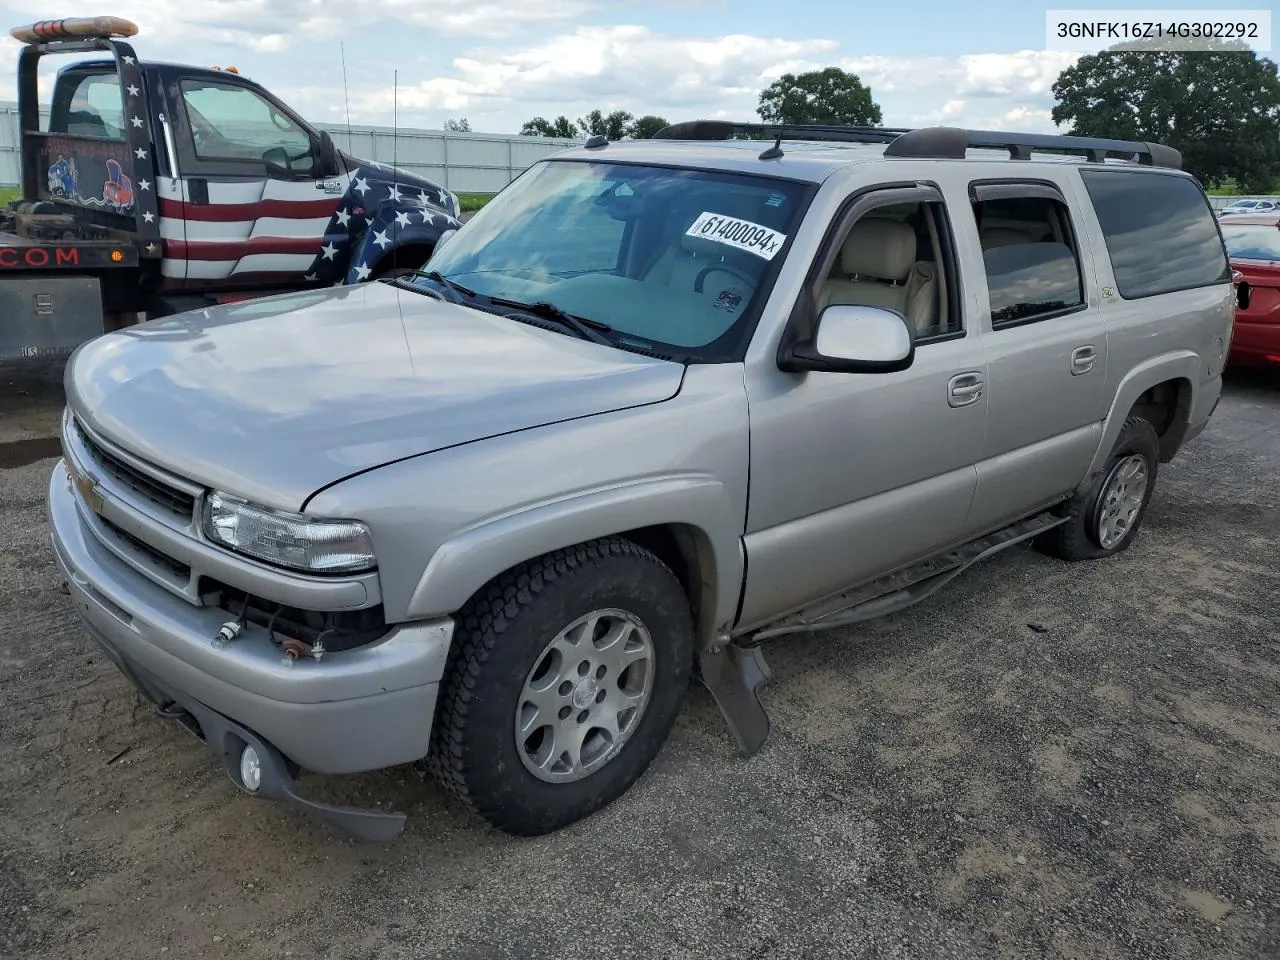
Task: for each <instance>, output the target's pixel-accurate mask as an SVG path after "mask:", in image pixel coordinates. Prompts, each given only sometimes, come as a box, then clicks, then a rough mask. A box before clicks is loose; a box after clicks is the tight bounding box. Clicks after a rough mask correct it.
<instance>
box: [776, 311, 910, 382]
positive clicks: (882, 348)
mask: <svg viewBox="0 0 1280 960" xmlns="http://www.w3.org/2000/svg"><path fill="white" fill-rule="evenodd" d="M783 359H784V361H785V362H784V363H783V364H781V366H782V367H783V369H785V370H818V371H827V372H830V373H894V372H896V371H898V370H906V369H907V368H908V367H910V366H911V364H912V363H913V362H914V360H915V340H914V338H913V337H912V335H911V328H910V327H909V326H908V325H907V320H906V318H905V317H904V316H903V315H902V314H900V313H898V312H897V311H895V310H888V309H885V308H883V307H864V306H852V305H845V304H835V305H833V306H830V307H827V308H826V309H825V310H823V311H822V313H821V315H820V316H819V317H818V323H817V331H816V332H815V334H814V335H813V337H812V338H810V339H806V340H801V341H799V342H798V343H796V344H795V345H794V346H793V347H792V348H791V349H790V350H789V351H788V352H787V356H785V357H784V358H783Z"/></svg>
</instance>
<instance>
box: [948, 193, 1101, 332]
mask: <svg viewBox="0 0 1280 960" xmlns="http://www.w3.org/2000/svg"><path fill="white" fill-rule="evenodd" d="M973 217H974V220H975V221H976V223H977V226H978V238H979V242H980V243H981V245H982V262H983V265H984V266H985V267H986V274H987V293H988V296H989V298H990V301H991V325H992V327H994V328H995V329H997V330H999V329H1001V328H1002V327H1010V326H1016V325H1020V324H1023V323H1028V322H1031V321H1035V320H1048V319H1050V318H1051V317H1055V316H1061V315H1062V314H1064V313H1069V312H1073V311H1075V310H1076V309H1077V308H1079V307H1081V306H1082V305H1083V304H1084V284H1083V281H1082V279H1081V271H1080V255H1079V252H1078V249H1077V246H1076V239H1075V235H1074V233H1073V232H1072V229H1071V218H1070V216H1069V215H1068V213H1067V207H1066V204H1065V203H1063V202H1062V201H1061V200H1055V199H1052V198H1050V197H1046V196H1032V195H1028V196H1012V197H1001V198H1000V199H991V200H977V201H975V202H974V203H973Z"/></svg>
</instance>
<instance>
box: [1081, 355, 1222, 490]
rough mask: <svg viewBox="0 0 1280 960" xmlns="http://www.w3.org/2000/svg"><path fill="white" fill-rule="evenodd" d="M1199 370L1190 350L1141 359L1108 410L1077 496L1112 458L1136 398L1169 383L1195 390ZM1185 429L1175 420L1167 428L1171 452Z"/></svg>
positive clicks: (1196, 357)
mask: <svg viewBox="0 0 1280 960" xmlns="http://www.w3.org/2000/svg"><path fill="white" fill-rule="evenodd" d="M1199 370H1200V356H1199V354H1197V353H1195V352H1194V351H1192V350H1175V351H1172V352H1170V353H1162V354H1160V355H1159V356H1156V357H1151V358H1150V359H1148V360H1144V361H1143V362H1142V363H1140V364H1138V365H1137V366H1135V367H1133V368H1132V369H1131V370H1130V371H1129V372H1128V373H1126V374H1125V375H1124V377H1123V378H1122V379H1121V380H1120V383H1119V385H1118V386H1117V387H1116V392H1115V396H1114V397H1113V398H1112V400H1111V409H1110V410H1108V411H1107V416H1106V419H1105V420H1103V423H1102V436H1101V438H1100V440H1099V442H1098V449H1097V450H1096V451H1095V452H1094V455H1093V462H1092V463H1090V464H1089V470H1088V472H1087V473H1086V474H1085V477H1084V479H1083V480H1082V481H1081V482H1080V486H1079V487H1078V488H1077V493H1082V492H1083V491H1084V490H1085V489H1087V488H1088V486H1089V484H1090V482H1092V480H1093V478H1094V477H1096V476H1097V475H1098V474H1099V473H1100V472H1101V471H1102V468H1103V467H1104V466H1105V465H1106V462H1107V458H1108V457H1109V456H1110V455H1111V448H1112V447H1114V446H1115V443H1116V438H1117V437H1118V436H1120V430H1121V429H1122V428H1123V427H1124V422H1125V420H1126V419H1127V418H1128V416H1129V412H1130V411H1131V410H1132V409H1133V407H1134V404H1136V403H1137V402H1138V398H1139V397H1141V396H1142V395H1143V394H1144V393H1146V392H1147V391H1148V390H1150V389H1151V388H1152V387H1154V386H1156V385H1157V384H1161V383H1165V382H1166V381H1169V380H1183V381H1186V382H1187V384H1189V386H1190V389H1191V390H1193V391H1194V390H1195V389H1196V384H1197V382H1198V378H1197V373H1198V371H1199ZM1187 426H1188V424H1187V423H1185V422H1179V421H1176V420H1175V422H1174V424H1173V426H1171V427H1170V428H1169V429H1170V432H1171V433H1172V434H1174V436H1173V437H1172V438H1171V442H1172V448H1173V449H1176V448H1177V446H1178V445H1180V444H1181V442H1182V437H1183V436H1185V434H1186V430H1187Z"/></svg>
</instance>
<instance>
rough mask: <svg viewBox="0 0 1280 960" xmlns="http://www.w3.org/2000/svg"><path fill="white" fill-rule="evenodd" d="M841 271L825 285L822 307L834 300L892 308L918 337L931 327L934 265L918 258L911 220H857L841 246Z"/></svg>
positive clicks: (933, 316)
mask: <svg viewBox="0 0 1280 960" xmlns="http://www.w3.org/2000/svg"><path fill="white" fill-rule="evenodd" d="M839 271H840V274H842V275H838V276H834V277H832V278H830V279H828V280H827V281H826V282H825V283H824V284H823V285H822V291H821V295H820V299H819V303H818V309H819V310H821V309H823V308H825V307H828V306H830V305H831V304H833V303H837V304H858V305H864V306H868V307H888V308H889V309H891V310H897V311H898V312H899V313H901V314H902V315H903V316H904V317H906V318H907V323H908V324H909V325H910V326H911V328H912V330H913V331H914V332H915V333H916V334H917V336H923V335H927V334H929V333H931V332H933V329H932V328H933V326H934V323H935V315H936V308H935V303H934V300H935V284H934V275H933V264H931V263H927V262H917V261H916V232H915V231H914V230H913V229H912V228H911V227H910V226H909V225H907V224H905V223H902V222H901V221H898V220H887V219H880V218H876V217H868V218H866V219H864V220H859V221H858V222H857V223H856V224H854V226H853V229H852V230H850V231H849V236H848V239H846V240H845V242H844V246H843V247H841V249H840V262H839Z"/></svg>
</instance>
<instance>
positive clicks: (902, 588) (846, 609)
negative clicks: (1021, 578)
mask: <svg viewBox="0 0 1280 960" xmlns="http://www.w3.org/2000/svg"><path fill="white" fill-rule="evenodd" d="M1066 522H1067V518H1066V517H1058V516H1054V515H1053V514H1051V513H1041V514H1037V515H1036V516H1034V517H1030V518H1028V519H1026V520H1022V521H1019V522H1018V523H1015V524H1013V525H1012V526H1009V527H1005V528H1004V529H1002V530H998V531H997V532H995V533H992V534H989V535H988V536H985V537H980V538H978V539H977V540H972V541H970V542H969V543H967V544H965V545H964V546H962V547H957V548H956V549H954V550H948V551H947V552H946V553H942V554H939V555H938V556H936V557H931V558H930V559H928V560H925V561H924V562H922V563H918V564H916V565H915V566H912V567H907V568H906V569H905V570H900V571H898V572H897V573H892V574H890V575H889V576H887V577H881V578H880V579H879V580H874V581H872V582H871V583H868V584H865V585H864V586H861V587H857V588H855V589H853V590H848V591H846V592H844V593H841V594H839V595H837V596H834V597H830V598H828V599H826V600H823V601H820V602H819V603H816V604H814V605H813V606H810V607H807V608H805V609H804V610H801V611H800V612H799V613H796V614H792V615H791V616H789V617H786V618H784V619H782V620H780V621H778V622H777V624H776V625H774V626H768V627H765V628H763V629H761V630H756V631H752V632H751V633H749V634H747V635H745V636H743V637H739V638H737V639H735V640H734V644H735V645H736V646H739V647H744V648H747V649H751V648H754V647H758V646H759V645H760V644H762V643H764V642H765V641H766V640H772V639H773V638H775V637H781V636H785V635H787V634H793V633H803V632H806V631H809V630H829V629H832V628H834V627H846V626H849V625H850V624H854V623H861V622H863V621H865V620H872V619H875V618H877V617H883V616H887V615H888V614H891V613H897V612H899V611H900V610H905V609H907V608H908V607H911V606H914V605H915V604H917V603H919V602H920V601H921V600H924V599H926V598H928V597H930V596H932V595H933V594H934V593H936V592H937V591H938V590H940V589H941V588H942V587H943V586H945V585H946V584H948V583H950V582H951V581H952V580H954V579H955V578H956V577H958V576H959V575H960V574H962V573H963V572H964V571H965V570H967V569H968V568H969V567H971V566H973V565H974V564H975V563H978V562H979V561H981V560H985V559H987V558H988V557H991V556H993V555H995V554H997V553H1000V552H1001V551H1002V550H1007V549H1009V548H1010V547H1012V546H1015V545H1016V544H1019V543H1023V542H1024V541H1027V540H1030V539H1032V538H1033V537H1038V536H1039V535H1040V534H1042V533H1044V532H1045V531H1047V530H1052V529H1053V528H1054V527H1058V526H1061V525H1062V524H1064V523H1066Z"/></svg>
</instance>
